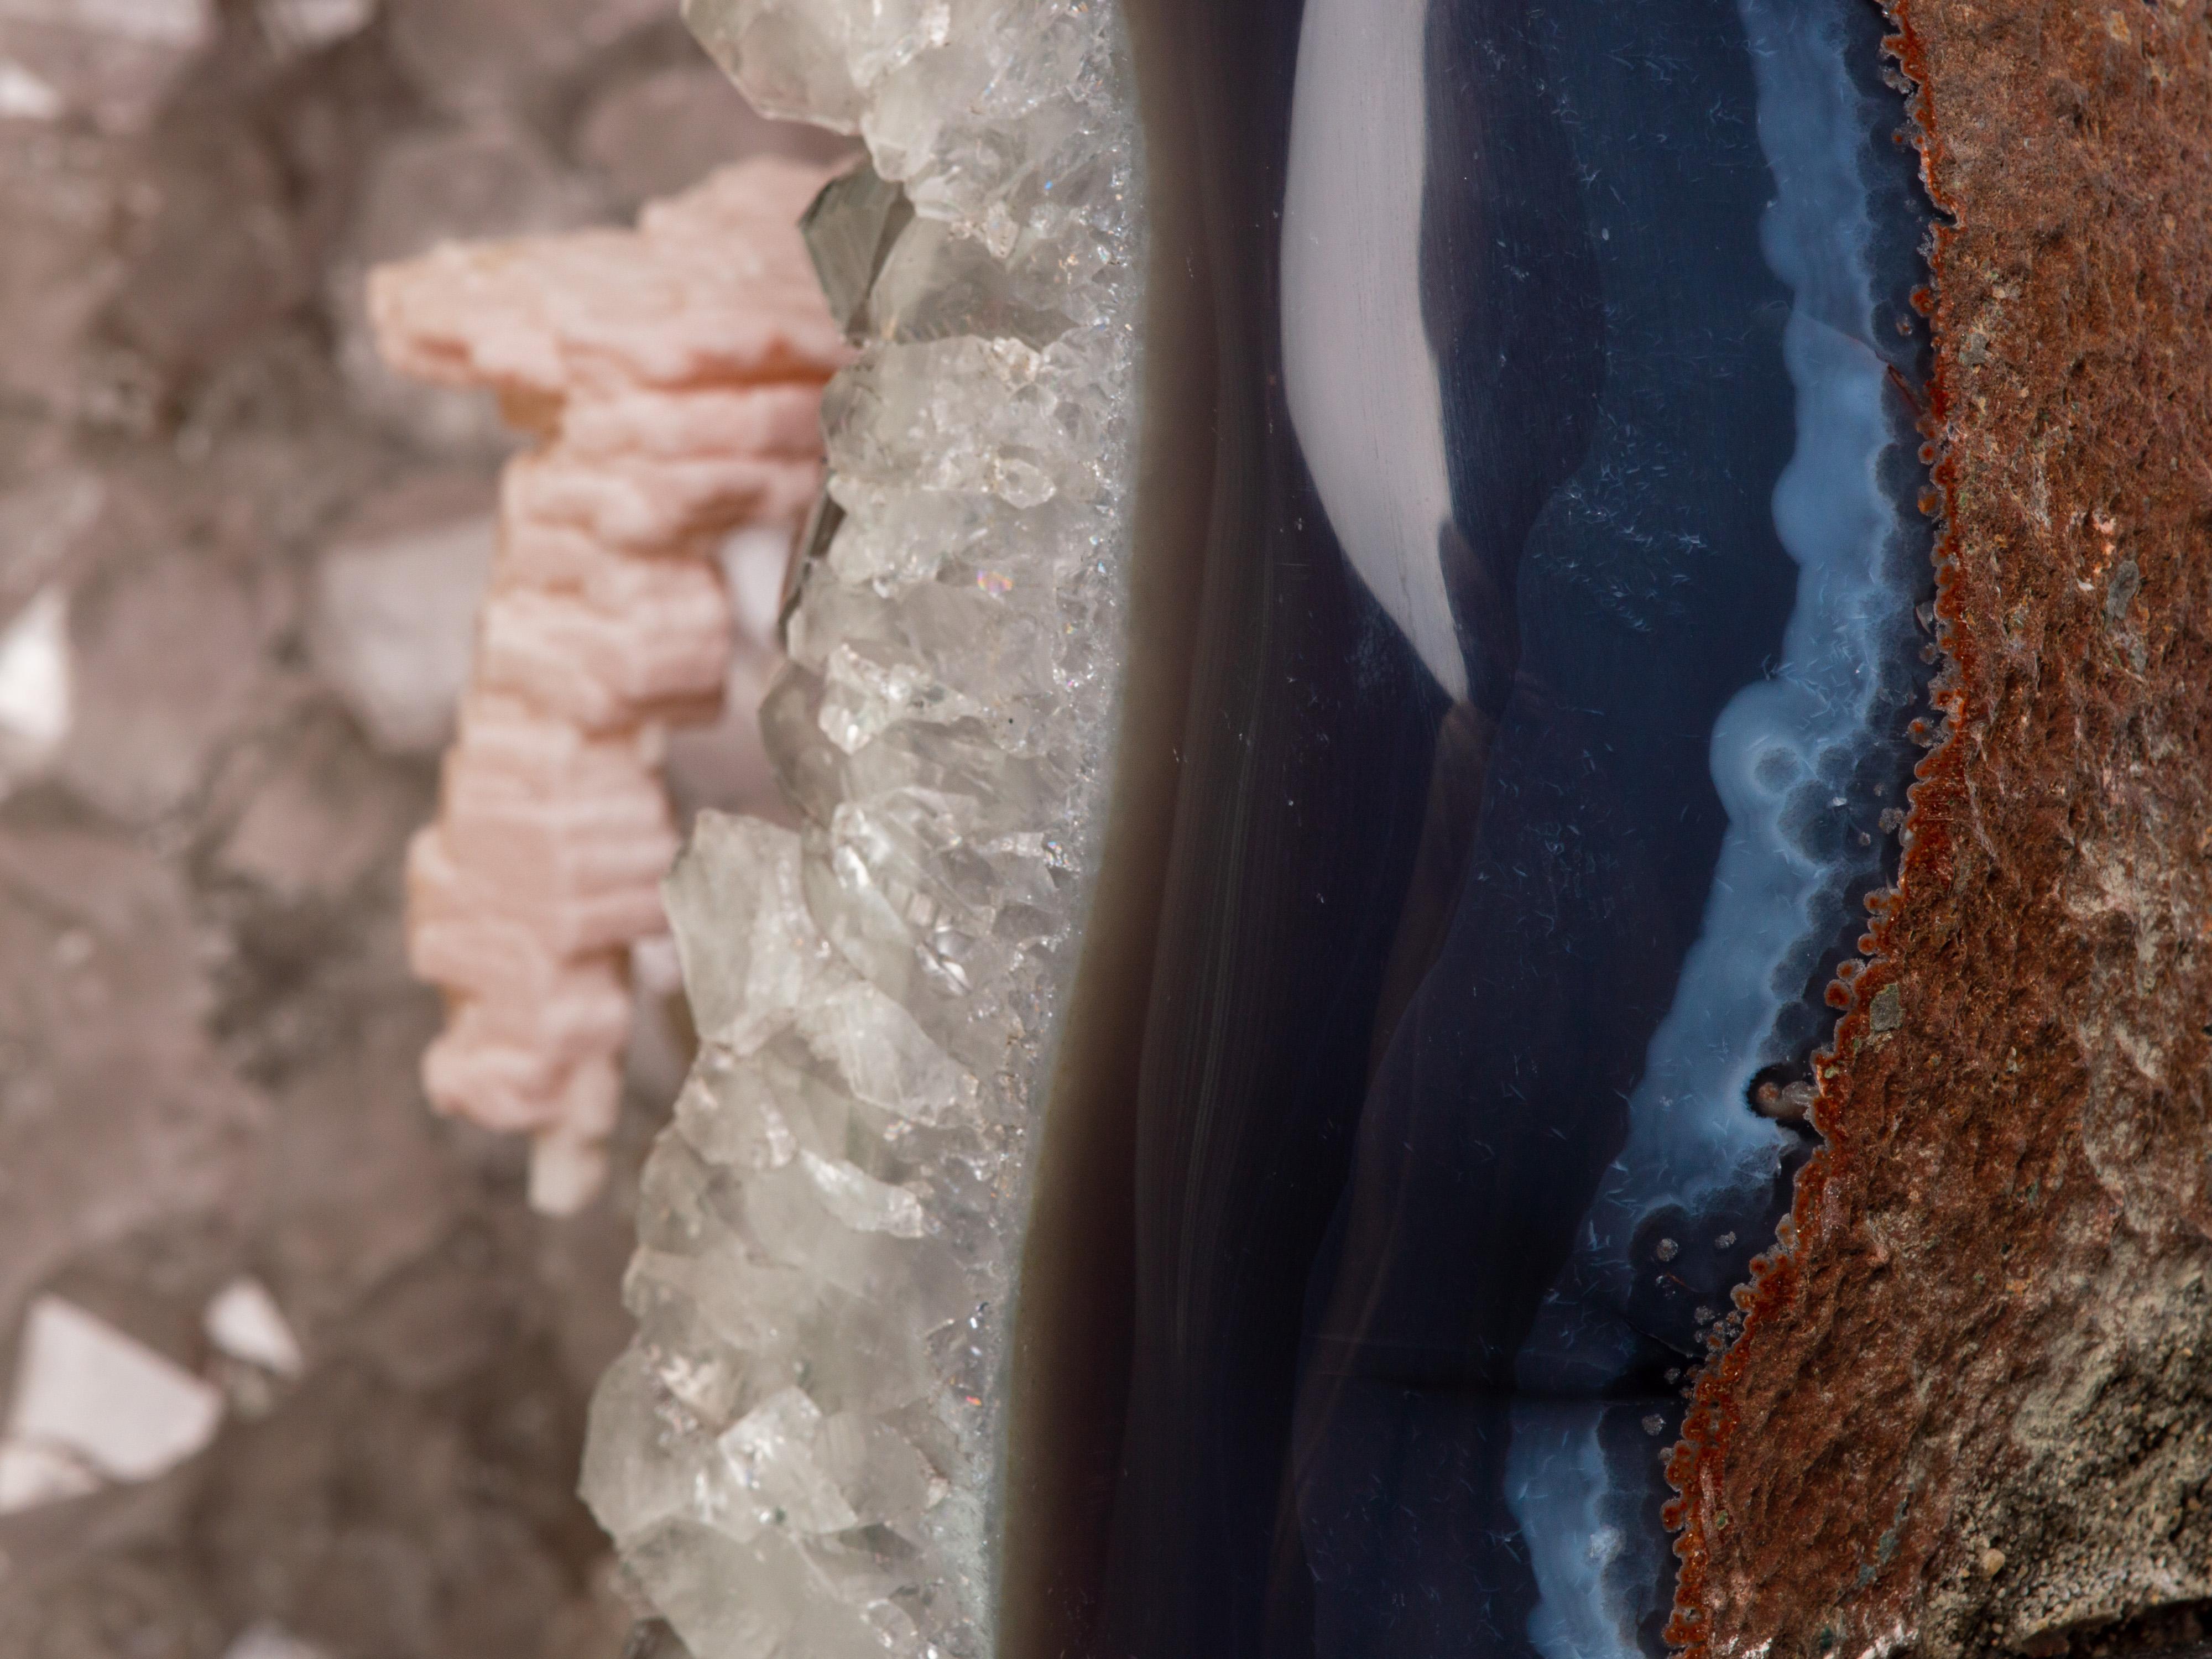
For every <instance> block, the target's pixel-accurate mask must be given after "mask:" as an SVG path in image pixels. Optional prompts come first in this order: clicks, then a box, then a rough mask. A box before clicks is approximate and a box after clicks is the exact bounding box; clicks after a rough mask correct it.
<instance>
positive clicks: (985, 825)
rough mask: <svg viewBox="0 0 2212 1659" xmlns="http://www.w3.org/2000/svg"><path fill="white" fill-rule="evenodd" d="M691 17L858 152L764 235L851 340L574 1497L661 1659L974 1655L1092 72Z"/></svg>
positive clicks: (1121, 288)
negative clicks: (828, 187)
mask: <svg viewBox="0 0 2212 1659" xmlns="http://www.w3.org/2000/svg"><path fill="white" fill-rule="evenodd" d="M692 21H693V23H694V26H695V27H696V28H697V29H698V30H699V31H700V32H701V33H702V37H703V38H704V39H705V40H706V41H707V43H708V46H710V48H712V49H713V50H714V51H715V52H717V54H718V55H720V56H722V57H723V58H724V59H725V61H726V62H730V63H732V64H734V65H735V66H736V68H737V70H738V79H739V82H740V84H741V85H742V86H744V88H745V90H746V91H748V92H749V93H750V94H751V95H752V97H753V99H754V101H755V102H756V103H757V105H758V106H760V107H761V108H762V109H763V112H766V113H768V114H770V115H776V116H795V117H801V118H811V119H814V120H817V121H821V122H823V123H825V124H827V125H836V126H838V127H840V128H842V129H844V130H848V131H849V130H851V129H852V128H853V127H854V126H855V125H858V126H859V127H860V130H861V131H862V132H863V133H864V134H865V136H866V137H867V139H868V141H869V145H870V149H871V152H872V158H873V165H874V169H875V173H874V178H875V179H876V180H877V182H875V183H873V184H872V185H869V186H868V187H867V188H866V189H865V190H858V191H855V190H846V191H841V192H840V193H839V196H838V197H833V198H829V199H827V200H825V202H824V204H823V207H822V209H821V210H818V211H817V213H816V214H815V215H814V216H813V217H812V219H811V222H810V227H809V234H810V238H811V240H812V242H813V245H814V246H815V249H816V252H817V259H819V260H820V261H821V262H822V263H823V264H824V265H825V267H829V268H831V269H844V270H851V271H852V273H853V274H852V276H851V280H852V281H854V282H855V283H858V284H859V285H860V287H861V288H862V289H869V288H871V287H872V294H871V295H868V297H867V299H866V305H865V315H866V319H867V326H868V327H869V329H870V331H871V335H872V337H871V338H870V340H869V342H868V343H867V344H866V348H865V349H864V350H863V352H862V355H861V356H860V361H859V362H857V363H856V364H855V365H854V367H852V368H849V369H848V370H847V371H845V373H844V374H842V375H841V376H840V377H839V378H838V379H837V380H836V381H835V382H833V383H832V385H831V387H830V389H829V394H828V397H827V398H826V400H825V403H824V409H823V416H824V422H825V425H826V428H827V434H828V439H829V463H830V481H829V495H830V501H831V507H830V509H829V511H828V512H827V513H825V514H824V515H823V518H822V520H820V530H821V533H819V534H817V536H816V537H814V538H812V541H811V546H812V547H813V549H814V550H815V551H816V552H817V555H818V556H816V557H814V558H812V559H811V560H810V561H809V562H808V563H807V564H806V566H805V568H804V570H803V571H802V573H801V580H800V583H799V591H798V592H797V595H796V597H795V609H794V610H793V611H792V613H791V615H790V618H789V622H788V624H787V634H788V642H789V646H790V652H791V658H792V661H791V664H790V665H789V666H788V667H787V669H786V670H785V671H784V672H783V674H782V676H781V678H780V679H779V681H778V682H777V684H776V685H775V688H774V690H772V691H771V692H770V694H769V700H768V706H767V708H766V711H765V713H764V715H763V723H764V728H765V735H766V737H767V738H768V741H769V749H770V752H771V754H772V755H773V756H774V757H775V760H776V762H777V764H778V767H779V769H780V770H781V774H782V775H783V777H784V779H785V781H786V783H787V787H788V789H789V791H790V793H791V794H792V797H793V801H794V802H795V804H796V805H798V806H799V809H800V810H801V811H802V813H803V814H804V820H805V821H804V827H803V828H802V829H800V830H799V831H797V832H793V831H789V830H782V829H775V828H773V827H771V826H769V825H767V824H764V823H747V822H742V821H736V820H729V819H724V818H720V817H711V816H710V817H704V818H702V823H701V826H700V829H699V831H698V833H697V835H696V837H695V840H694V842H693V845H692V846H691V848H690V850H689V851H688V852H687V853H686V854H684V860H683V861H682V862H681V863H680V864H679V866H678V870H677V872H676V874H675V875H674V876H673V877H672V878H671V880H670V882H669V884H668V903H669V911H670V915H671V919H672V921H674V923H675V926H676V930H677V937H678V944H679V947H680V949H681V951H682V955H683V963H684V979H685V983H686V986H687V987H688V990H689V993H690V999H691V1005H692V1009H693V1015H694V1023H695V1024H696V1027H697V1029H698V1031H699V1034H700V1040H701V1041H700V1050H699V1057H698V1060H697V1064H696V1066H695V1067H694V1070H693V1073H692V1076H691V1079H690V1082H689V1084H688V1085H686V1086H685V1089H684V1093H683V1096H682V1097H681V1099H680V1100H679V1102H678V1107H677V1118H676V1125H675V1127H674V1129H673V1130H672V1131H671V1133H668V1134H666V1135H665V1136H664V1137H663V1139H662V1140H661V1142H660V1144H659V1147H658V1148H657V1149H656V1151H655V1152H654V1154H653V1159H652V1162H651V1163H650V1164H649V1165H648V1166H647V1170H646V1173H645V1180H644V1188H643V1192H642V1194H641V1200H640V1212H641V1214H640V1232H641V1244H642V1247H643V1248H642V1249H641V1251H640V1254H639V1255H638V1258H637V1260H636V1261H635V1265H634V1266H633V1267H632V1270H631V1276H630V1280H629V1291H630V1297H631V1300H632V1305H633V1306H634V1308H635V1310H636V1311H637V1313H638V1315H639V1317H640V1320H641V1331H640V1333H639V1337H638V1340H637V1342H636V1343H635V1346H633V1348H632V1349H631V1351H630V1352H629V1354H628V1355H626V1356H625V1357H624V1358H623V1359H622V1360H621V1361H620V1362H619V1363H618V1364H617V1366H616V1367H615V1369H614V1370H613V1371H612V1372H611V1374H610V1376H608V1378H607V1379H606V1381H605V1383H604V1384H603V1385H602V1387H601V1389H600V1393H599V1399H598V1401H597V1403H596V1405H595V1407H594V1411H593V1417H592V1434H591V1441H590V1445H589V1449H588V1451H587V1455H586V1468H585V1492H586V1497H587V1498H589V1499H590V1501H591V1503H592V1506H593V1508H594V1509H595V1510H597V1512H598V1514H599V1518H600V1520H601V1521H602V1522H604V1523H605V1526H606V1527H607V1528H608V1530H609V1531H611V1533H613V1534H614V1535H615V1536H616V1538H617V1541H619V1542H620V1543H621V1544H622V1546H623V1551H624V1554H625V1557H626V1559H628V1561H629V1565H630V1568H631V1571H633V1573H634V1574H635V1576H636V1577H637V1578H638V1580H639V1581H640V1582H641V1583H642V1584H643V1585H644V1586H645V1588H646V1589H647V1591H648V1593H649V1594H650V1595H652V1596H653V1599H654V1601H656V1602H657V1603H658V1604H659V1607H660V1608H661V1609H662V1611H663V1612H664V1613H665V1614H666V1615H667V1617H668V1620H669V1621H670V1622H671V1625H673V1626H674V1627H675V1628H676V1630H677V1631H678V1632H679V1633H680V1634H681V1635H682V1637H683V1638H684V1641H685V1642H686V1643H687V1644H689V1645H690V1648H691V1650H693V1651H694V1652H695V1653H696V1654H698V1655H699V1656H701V1659H723V1656H738V1655H744V1656H754V1655H761V1656H765V1655H767V1654H769V1653H771V1652H784V1653H793V1654H798V1653H805V1654H808V1655H810V1656H811V1655H822V1656H828V1655H834V1654H854V1655H860V1654H880V1653H884V1652H886V1651H888V1652H890V1653H894V1654H902V1655H914V1656H920V1655H922V1654H924V1653H945V1654H975V1655H981V1654H982V1653H985V1652H988V1651H991V1650H994V1645H995V1644H994V1623H995V1620H996V1610H995V1607H994V1593H995V1587H996V1579H997V1576H998V1574H997V1569H996V1566H995V1565H994V1554H995V1550H994V1537H995V1535H996V1533H997V1530H998V1528H997V1527H996V1526H995V1524H994V1519H993V1516H994V1498H995V1494H996V1491H997V1487H998V1482H999V1480H1000V1455H999V1448H1000V1444H1001V1443H1002V1441H1003V1438H1004V1436H1005V1434H1006V1425H1007V1417H1008V1407H1007V1401H1006V1386H1005V1373H1006V1365H1007V1363H1008V1359H1009V1343H1010V1327H1009V1322H1008V1315H1009V1304H1010V1302H1011V1299H1012V1292H1013V1285H1014V1279H1015V1269H1016V1267H1017V1263H1018V1257H1019V1253H1020V1250H1021V1249H1022V1244H1023V1233H1022V1226H1023V1222H1024V1216H1025V1210H1026V1203H1027V1199H1028V1195H1029V1182H1030V1167H1031V1165H1032V1164H1033V1162H1034V1158H1035V1137H1034V1134H1033V1125H1034V1123H1035V1121H1036V1104H1037V1103H1038V1101H1039V1099H1040V1097H1041V1093H1042V1085H1043V1080H1044V1078H1045V1075H1046V1071H1047V1063H1046V1062H1047V1060H1048V1040H1049V1038H1050V1036H1052V1033H1053V1031H1054V1024H1055V1020H1056V1018H1057V1014H1058V1012H1059V1009H1060V1006H1061V1005H1062V1003H1063V1001H1064V1000H1065V998H1066V994H1067V987H1068V980H1069V975H1070V971H1071V967H1072V959H1071V950H1072V946H1073V930H1074V924H1075V921H1076V918H1077V916H1078V914H1079V900H1080V898H1081V896H1082V894H1083V891H1084V889H1085V884H1086V882H1087V879H1088V875H1089V872H1090V870H1091V866H1092V862H1093V854H1094V851H1095V848H1096V843H1097V820H1098V817H1099V813H1100V801H1099V792H1100V787H1101V780H1102V777H1103V769H1104V762H1105V759H1106V738H1107V731H1108V723H1109V714H1110V708H1111V702H1112V696H1113V684H1112V681H1111V679H1110V678H1109V671H1110V666H1111V663H1112V659H1113V655H1114V653H1115V648H1116V645H1117V641H1118V636H1119V631H1120V629H1119V620H1118V605H1119V599H1120V596H1121V592H1122V591H1123V588H1124V582H1125V566H1126V552H1127V545H1128V538H1129V533H1130V532H1129V522H1128V516H1127V515H1128V502H1129V482H1130V479H1129V474H1130V469H1131V465H1132V461H1133V454H1132V451H1131V449H1130V447H1129V446H1130V438H1131V432H1132V425H1133V414H1134V400H1135V394H1136V386H1135V381H1134V370H1133V359H1132V353H1133V348H1134V345H1135V330H1134V324H1135V320H1136V310H1137V302H1138V299H1139V283H1138V281H1137V274H1136V271H1135V270H1134V258H1135V255H1136V252H1137V247H1138V237H1139V217H1138V215H1137V213H1136V211H1135V209H1134V204H1133V200H1132V197H1133V185H1134V167H1133V155H1134V135H1133V121H1132V116H1133V112H1132V108H1131V105H1130V98H1129V88H1128V83H1127V64H1126V62H1125V58H1124V49H1123V47H1122V45H1121V38H1120V33H1119V29H1118V27H1117V24H1116V22H1115V18H1114V15H1113V14H1112V12H1111V10H1110V9H1107V8H1102V7H1097V6H1091V5H1084V4H1076V3H1066V0H1016V3H1011V4H1005V5H1000V6H996V7H991V8H981V9H973V10H963V12H962V13H961V14H960V15H958V16H957V18H956V17H955V16H954V15H952V14H951V13H950V12H948V11H947V10H946V9H945V8H942V7H939V8H934V9H929V8H924V9H920V10H914V9H908V8H903V7H900V8H871V7H864V6H854V7H850V8H839V7H835V6H820V5H807V6H781V5H759V4H738V5H735V6H723V7H720V8H717V7H712V6H695V7H694V8H692ZM885 203H889V204H892V205H893V206H895V207H896V209H897V211H896V213H895V214H887V213H872V215H871V216H870V217H869V219H868V222H867V228H866V233H865V234H851V233H850V228H849V226H848V223H847V222H844V221H842V220H841V218H840V214H841V211H842V207H841V204H854V205H856V206H857V207H859V208H860V209H863V210H866V209H867V208H868V207H869V204H885ZM886 222H890V224H891V228H892V230H893V231H894V232H895V235H894V237H893V238H892V239H891V240H890V246H888V247H885V246H882V243H883V240H884V237H883V232H884V226H885V224H886ZM900 225H903V228H899V226H900ZM848 245H859V246H860V253H859V256H858V260H859V263H858V264H857V266H856V267H854V266H851V265H848V266H844V267H840V266H838V265H837V264H836V259H837V258H838V257H839V256H838V254H837V252H836V250H837V249H839V248H842V247H844V246H848ZM933 272H943V273H948V274H949V275H948V276H945V277H944V278H939V277H936V276H931V275H929V274H928V273H933ZM1007 315H1018V316H1020V317H1021V318H1024V319H1030V321H1031V322H1032V324H1034V322H1035V320H1036V319H1046V318H1049V319H1053V320H1052V325H1051V327H1050V328H1049V329H1048V330H1041V329H1037V328H1036V327H1034V326H1032V328H1031V330H1030V332H1029V333H1028V334H1026V335H1024V334H1022V333H1017V332H1011V331H1002V330H1001V329H1000V325H999V319H1001V318H1002V317H1005V316H1007Z"/></svg>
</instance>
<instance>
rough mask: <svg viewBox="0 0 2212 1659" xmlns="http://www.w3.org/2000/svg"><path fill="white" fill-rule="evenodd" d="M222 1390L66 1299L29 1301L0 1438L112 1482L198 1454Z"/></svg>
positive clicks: (217, 1414)
mask: <svg viewBox="0 0 2212 1659" xmlns="http://www.w3.org/2000/svg"><path fill="white" fill-rule="evenodd" d="M221 1423H222V1395H220V1394H219V1393H217V1392H216V1389H213V1388H212V1387H210V1385H209V1384H207V1383H203V1382H202V1381H201V1380H200V1379H199V1378H198V1377H197V1376H193V1375H192V1374H191V1372H190V1371H187V1370H184V1369H183V1368H182V1367H180V1366H179V1365H176V1364H173V1363H172V1362H170V1361H169V1360H167V1359H166V1358H162V1356H161V1355H160V1354H158V1353H156V1352H154V1351H153V1350H152V1349H151V1348H149V1347H147V1346H145V1345H144V1344H143V1343H142V1342H138V1341H137V1340H134V1339H132V1338H131V1337H128V1336H125V1334H123V1333H122V1332H121V1331H118V1330H117V1329H116V1328H114V1327H113V1326H112V1325H110V1324H108V1323H106V1322H105V1321H103V1320H100V1319H95V1318H94V1317H93V1316H92V1315H90V1314H88V1313H87V1312H86V1311H85V1310H83V1309H82V1308H80V1307H78V1306H76V1304H74V1303H70V1302H64V1301H63V1300H62V1299H61V1298H60V1297H54V1296H42V1297H39V1298H38V1299H37V1300H36V1301H34V1302H33V1303H32V1304H31V1310H30V1313H29V1315H28V1316H27V1318H26V1319H25V1321H24V1324H23V1340H22V1348H21V1356H20V1358H18V1360H17V1362H16V1373H15V1398H14V1399H13V1401H10V1402H9V1410H8V1426H7V1435H6V1443H8V1444H9V1445H12V1446H15V1447H18V1448H31V1449H41V1450H43V1451H44V1452H46V1453H49V1454H57V1455H60V1456H63V1457H66V1458H69V1459H72V1460H74V1461H76V1462H79V1463H82V1465H84V1466H85V1467H86V1468H88V1469H89V1470H91V1471H92V1472H93V1473H95V1474H100V1475H102V1476H105V1477H106V1478H107V1479H108V1480H153V1479H154V1478H155V1476H157V1475H161V1474H167V1472H168V1471H169V1470H170V1469H172V1468H175V1467H176V1466H177V1465H178V1464H179V1463H181V1462H184V1461H185V1459H186V1458H188V1457H191V1456H194V1455H197V1453H199V1452H200V1451H201V1450H203V1449H205V1447H206V1446H207V1444H208V1443H209V1442H210V1441H211V1440H213V1439H214V1438H215V1432H216V1428H217V1427H218V1426H219V1425H221Z"/></svg>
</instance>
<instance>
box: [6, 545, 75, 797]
mask: <svg viewBox="0 0 2212 1659" xmlns="http://www.w3.org/2000/svg"><path fill="white" fill-rule="evenodd" d="M69 728H70V648H69V599H68V596H67V595H66V594H65V593H64V592H63V591H62V589H61V588H60V587H58V586H47V587H44V588H41V589H40V591H39V593H38V595H37V597H35V598H34V599H32V601H31V602H30V603H29V604H28V605H25V606H24V607H23V609H22V610H21V611H20V612H19V613H18V614H17V615H16V617H15V620H14V621H13V622H11V623H9V624H8V626H7V629H6V630H5V631H4V632H0V775H4V773H5V772H9V771H15V772H21V771H25V770H29V769H33V768H35V767H36V766H38V765H40V763H43V762H44V761H45V760H46V757H48V756H50V755H52V753H53V752H54V750H57V749H58V748H59V747H60V746H61V743H62V739H63V738H65V737H67V736H68V735H69Z"/></svg>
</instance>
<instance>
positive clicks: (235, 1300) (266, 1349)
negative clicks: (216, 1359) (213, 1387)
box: [201, 1279, 307, 1376]
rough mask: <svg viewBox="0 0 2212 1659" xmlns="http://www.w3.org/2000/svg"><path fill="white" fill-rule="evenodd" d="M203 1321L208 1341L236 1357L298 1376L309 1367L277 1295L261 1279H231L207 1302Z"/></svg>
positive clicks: (275, 1370)
mask: <svg viewBox="0 0 2212 1659" xmlns="http://www.w3.org/2000/svg"><path fill="white" fill-rule="evenodd" d="M201 1322H202V1324H203V1325H204V1327H205V1328H206V1330H207V1334H208V1340H209V1341H210V1342H212V1343H214V1344H215V1346H216V1347H217V1348H219V1349H221V1350H222V1352H224V1353H227V1354H228V1355H229V1356H230V1357H231V1358H233V1359H242V1360H244V1361H245V1362H246V1364H249V1365H258V1366H259V1367H260V1368H261V1369H262V1370H264V1371H270V1372H272V1373H274V1374H275V1375H276V1376H299V1375H300V1373H301V1371H303V1370H306V1369H307V1359H306V1357H305V1356H304V1355H302V1354H301V1352H300V1339H299V1338H297V1337H296V1336H295V1335H293V1334H292V1327H291V1323H290V1322H289V1321H288V1320H287V1319H286V1318H285V1317H284V1310H283V1309H281V1308H279V1307H278V1306H277V1305H276V1297H273V1296H271V1295H270V1294H269V1291H268V1289H267V1287H266V1286H264V1285H263V1284H262V1283H261V1282H260V1281H259V1280H258V1279H233V1280H231V1282H230V1283H229V1284H228V1285H225V1286H224V1287H223V1288H222V1291H219V1292H218V1293H217V1294H216V1297H215V1299H214V1300H213V1301H211V1302H210V1303H209V1304H207V1312H206V1313H205V1314H204V1316H203V1317H202V1321H201Z"/></svg>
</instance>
